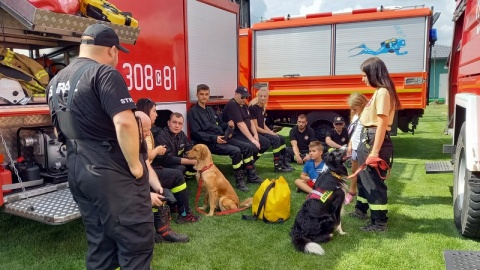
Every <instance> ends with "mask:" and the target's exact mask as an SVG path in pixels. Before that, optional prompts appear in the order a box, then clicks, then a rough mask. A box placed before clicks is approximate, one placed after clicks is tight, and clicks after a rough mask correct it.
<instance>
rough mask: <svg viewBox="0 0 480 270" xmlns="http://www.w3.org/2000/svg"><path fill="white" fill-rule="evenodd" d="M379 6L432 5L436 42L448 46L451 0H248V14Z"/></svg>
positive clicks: (258, 16) (260, 15)
mask: <svg viewBox="0 0 480 270" xmlns="http://www.w3.org/2000/svg"><path fill="white" fill-rule="evenodd" d="M381 5H383V6H405V7H406V6H415V5H425V6H426V7H432V6H433V7H434V11H436V12H441V15H440V18H439V19H438V20H437V22H436V23H435V25H434V28H436V29H437V33H438V41H437V44H442V45H447V46H451V45H452V34H453V22H452V17H453V11H454V10H455V1H454V0H424V1H418V0H417V1H415V0H381V1H379V0H362V1H352V0H335V1H332V0H330V1H328V0H250V10H251V11H250V15H251V21H252V23H255V22H258V21H260V19H261V18H263V19H268V18H271V17H277V16H286V15H287V14H290V15H292V16H294V15H305V14H310V13H317V12H327V11H341V10H349V9H360V8H371V7H380V6H381Z"/></svg>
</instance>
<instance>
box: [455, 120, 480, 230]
mask: <svg viewBox="0 0 480 270" xmlns="http://www.w3.org/2000/svg"><path fill="white" fill-rule="evenodd" d="M454 164H455V167H454V171H453V173H454V182H453V218H454V223H455V226H456V227H457V230H458V231H459V232H460V234H461V235H462V236H464V237H468V238H480V178H479V177H477V176H476V175H474V174H472V172H471V171H469V170H468V169H467V167H466V164H465V123H464V124H463V125H462V128H461V129H460V135H459V137H458V140H457V149H456V151H455V163H454Z"/></svg>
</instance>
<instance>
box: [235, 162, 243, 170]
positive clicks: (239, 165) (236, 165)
mask: <svg viewBox="0 0 480 270" xmlns="http://www.w3.org/2000/svg"><path fill="white" fill-rule="evenodd" d="M242 165H243V162H242V161H241V160H240V162H239V163H237V164H232V167H233V168H234V169H238V168H240V167H242Z"/></svg>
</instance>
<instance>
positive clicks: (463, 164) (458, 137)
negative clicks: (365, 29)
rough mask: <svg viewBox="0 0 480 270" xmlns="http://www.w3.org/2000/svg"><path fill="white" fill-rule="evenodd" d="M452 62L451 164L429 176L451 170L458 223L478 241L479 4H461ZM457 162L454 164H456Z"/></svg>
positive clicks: (434, 165) (441, 164)
mask: <svg viewBox="0 0 480 270" xmlns="http://www.w3.org/2000/svg"><path fill="white" fill-rule="evenodd" d="M456 2H457V7H456V9H455V12H454V14H453V22H454V31H453V41H452V42H453V43H452V51H451V52H450V57H449V60H448V66H449V70H448V79H449V83H448V86H449V89H448V100H449V101H450V102H449V104H448V113H449V119H450V120H449V128H450V129H449V133H450V134H451V135H452V144H451V145H444V147H443V152H444V153H447V154H451V155H452V160H451V161H437V162H428V163H426V164H425V169H426V173H449V172H453V201H452V203H453V214H454V222H455V226H456V227H457V229H458V231H459V232H460V234H461V235H463V236H465V237H470V238H480V155H479V154H480V152H479V151H480V118H479V115H480V53H479V51H478V48H479V46H480V1H479V0H457V1H456ZM452 164H453V166H452Z"/></svg>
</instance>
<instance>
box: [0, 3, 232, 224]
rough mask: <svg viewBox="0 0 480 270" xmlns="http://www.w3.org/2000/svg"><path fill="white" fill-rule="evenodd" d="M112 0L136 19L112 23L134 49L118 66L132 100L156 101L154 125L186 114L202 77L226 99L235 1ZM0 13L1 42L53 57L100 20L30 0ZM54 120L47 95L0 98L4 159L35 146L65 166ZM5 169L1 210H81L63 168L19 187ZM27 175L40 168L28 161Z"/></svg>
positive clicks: (47, 219)
mask: <svg viewBox="0 0 480 270" xmlns="http://www.w3.org/2000/svg"><path fill="white" fill-rule="evenodd" d="M109 2H110V3H111V4H113V5H114V6H116V7H117V8H118V9H120V10H121V11H125V12H131V13H132V15H133V18H135V19H136V20H138V28H137V27H130V26H124V25H119V24H110V23H109V24H110V25H111V26H112V27H113V28H114V29H115V31H116V32H117V34H118V35H119V37H120V41H121V42H122V43H125V44H127V45H126V47H127V48H128V49H129V50H130V53H129V54H121V55H120V56H119V58H120V59H119V64H118V66H117V69H119V70H120V72H121V73H122V75H123V76H124V78H125V81H126V84H127V86H128V89H129V90H130V91H131V94H132V97H133V98H134V99H135V100H136V99H138V98H142V97H148V98H150V99H151V100H153V101H154V102H155V103H156V108H157V111H158V113H159V117H158V119H159V122H158V123H157V125H159V126H163V125H165V124H166V115H168V114H170V113H171V112H172V111H176V112H180V113H182V114H184V115H185V114H186V113H187V110H188V108H189V107H190V104H191V103H193V102H195V101H196V85H198V84H200V83H206V84H208V85H209V86H210V89H211V95H212V103H213V104H224V103H226V101H227V100H228V99H229V97H230V96H231V95H232V91H233V89H235V88H236V87H237V85H238V57H237V55H238V25H239V24H238V10H239V7H238V5H237V4H235V3H232V2H230V1H225V0H176V1H171V0H157V1H144V0H140V1H128V0H111V1H109ZM0 18H1V21H2V31H1V32H0V47H1V46H5V47H8V48H11V49H13V50H14V51H15V50H19V49H22V50H23V51H24V52H25V51H26V52H27V54H28V55H29V56H30V57H31V58H40V59H41V58H42V56H43V55H46V56H47V57H46V58H49V59H45V61H47V60H48V61H51V60H53V61H54V62H59V63H63V64H68V63H69V61H70V60H71V59H72V58H74V57H76V56H77V55H78V45H79V41H80V37H81V34H82V32H83V31H84V30H85V28H86V27H87V26H88V25H90V24H92V23H95V22H96V20H94V19H92V18H85V17H81V16H75V15H68V14H60V13H55V12H52V11H48V10H46V9H41V8H36V7H35V6H33V5H32V4H31V3H30V2H29V1H27V0H0ZM128 44H130V45H128ZM41 61H42V60H40V62H41ZM54 65H58V63H56V64H54ZM8 91H10V90H8V89H6V88H5V89H1V87H0V97H2V95H4V96H7V95H9V96H12V93H8ZM20 91H21V90H20ZM16 93H18V91H17V92H16ZM3 100H7V101H8V98H3ZM2 102H4V101H2ZM0 103H1V102H0ZM4 103H7V102H4ZM162 120H163V121H162ZM50 125H51V122H50V116H49V111H48V106H47V105H46V104H45V97H44V96H43V97H38V96H36V97H33V98H31V99H29V103H27V104H26V105H20V104H16V105H12V104H0V128H1V132H2V139H1V141H2V143H0V154H1V155H3V156H4V157H5V162H8V161H10V157H11V158H12V159H13V160H16V159H17V157H18V156H20V155H22V153H23V151H24V150H25V148H27V147H30V148H33V156H34V158H35V159H36V161H37V162H38V163H40V164H42V165H43V167H45V168H50V167H51V166H54V167H55V166H57V167H58V169H59V170H60V168H64V167H65V166H64V165H65V153H64V150H62V149H61V146H60V145H59V144H58V142H57V141H56V140H55V138H54V135H53V134H52V132H51V130H50V127H49V126H50ZM185 126H186V125H185ZM0 175H1V176H2V178H0V185H2V186H3V188H2V190H3V191H1V192H0V206H2V205H3V211H4V212H6V213H10V214H14V215H19V216H23V217H26V218H30V219H33V220H37V221H40V222H44V223H48V224H62V223H66V222H68V221H70V220H73V219H76V218H79V217H80V214H79V212H78V209H77V206H76V204H75V203H74V201H73V199H72V197H71V194H70V191H69V189H68V183H66V182H64V181H63V180H65V179H66V174H65V172H64V173H63V175H55V174H53V173H48V172H41V179H24V184H23V186H24V187H25V188H26V190H24V191H22V192H16V191H18V190H20V191H21V190H22V189H18V185H16V186H15V185H13V186H12V185H7V184H10V183H6V182H7V181H9V180H6V177H3V176H4V172H2V174H0ZM25 175H26V177H27V178H28V176H29V175H36V174H35V172H34V171H32V172H29V171H28V168H27V172H26V173H25ZM13 176H14V177H13V178H15V174H14V175H13ZM33 178H35V177H33ZM26 180H32V181H26ZM2 181H3V182H2ZM4 182H5V183H4ZM12 189H14V190H13V191H11V190H12Z"/></svg>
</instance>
